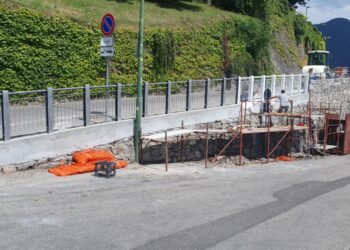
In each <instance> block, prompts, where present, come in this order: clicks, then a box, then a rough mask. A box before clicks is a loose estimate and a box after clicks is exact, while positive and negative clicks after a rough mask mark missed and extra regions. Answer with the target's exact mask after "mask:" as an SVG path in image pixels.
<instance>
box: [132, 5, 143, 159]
mask: <svg viewBox="0 0 350 250" xmlns="http://www.w3.org/2000/svg"><path fill="white" fill-rule="evenodd" d="M140 2H141V3H140V22H139V35H138V46H137V59H138V70H137V100H136V119H135V131H134V153H135V161H136V162H139V147H140V141H141V116H142V113H141V112H142V71H143V28H144V4H145V2H144V0H140Z"/></svg>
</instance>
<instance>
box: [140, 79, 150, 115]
mask: <svg viewBox="0 0 350 250" xmlns="http://www.w3.org/2000/svg"><path fill="white" fill-rule="evenodd" d="M148 89H149V83H148V82H145V83H144V84H143V103H142V107H143V112H142V117H146V116H148V114H149V109H148V103H149V98H148Z"/></svg>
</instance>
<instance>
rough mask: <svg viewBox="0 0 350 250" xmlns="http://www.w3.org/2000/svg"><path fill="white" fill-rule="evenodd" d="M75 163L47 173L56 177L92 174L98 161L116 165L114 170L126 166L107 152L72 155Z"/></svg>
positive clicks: (126, 163)
mask: <svg viewBox="0 0 350 250" xmlns="http://www.w3.org/2000/svg"><path fill="white" fill-rule="evenodd" d="M73 161H74V162H75V163H73V164H70V165H59V166H56V167H53V168H50V169H49V170H48V171H49V172H50V173H51V174H54V175H56V176H69V175H75V174H83V173H89V172H93V171H94V170H95V164H96V162H98V161H111V162H115V163H116V168H117V169H121V168H125V167H126V166H127V165H128V162H127V161H123V160H116V159H115V158H114V156H113V154H111V153H110V152H108V151H104V150H93V149H87V150H83V151H79V152H75V153H74V154H73Z"/></svg>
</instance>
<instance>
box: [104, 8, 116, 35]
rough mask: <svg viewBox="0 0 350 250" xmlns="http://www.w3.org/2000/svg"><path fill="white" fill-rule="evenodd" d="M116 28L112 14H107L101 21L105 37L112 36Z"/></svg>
mask: <svg viewBox="0 0 350 250" xmlns="http://www.w3.org/2000/svg"><path fill="white" fill-rule="evenodd" d="M114 28H115V21H114V17H113V15H112V14H109V13H108V14H106V15H104V16H103V18H102V21H101V31H102V33H103V35H105V36H110V35H112V34H113V31H114Z"/></svg>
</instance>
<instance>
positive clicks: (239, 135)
mask: <svg viewBox="0 0 350 250" xmlns="http://www.w3.org/2000/svg"><path fill="white" fill-rule="evenodd" d="M311 94H312V93H311V91H310V92H309V101H308V104H307V105H306V107H304V108H301V109H300V111H299V112H298V113H296V112H295V111H294V106H293V101H290V111H289V112H287V113H280V112H273V109H272V104H273V101H272V100H242V101H241V102H240V113H239V121H238V122H237V123H236V125H235V126H233V127H230V128H229V129H209V125H208V124H206V129H201V130H200V129H185V128H184V123H183V122H182V124H181V129H179V130H174V131H165V132H162V133H157V134H153V135H148V136H143V137H142V141H141V148H140V150H141V153H140V155H141V159H142V155H143V153H142V152H143V146H142V145H143V142H144V141H146V146H145V147H147V146H148V145H149V144H150V143H152V142H155V143H164V158H165V159H164V160H165V169H166V171H168V162H169V158H168V144H169V142H171V141H172V142H176V143H180V148H181V149H180V157H179V158H180V161H181V162H182V161H183V142H184V141H186V140H188V138H189V136H190V135H197V136H198V139H203V136H204V140H205V147H204V151H205V152H204V156H205V167H207V166H208V160H209V155H208V148H209V136H210V135H211V136H212V135H213V134H214V135H215V157H214V159H215V160H218V159H219V157H220V156H221V155H222V154H223V153H224V152H225V151H226V150H227V148H228V147H229V146H230V145H231V144H232V143H233V142H234V141H239V161H238V165H239V166H240V165H243V154H244V153H243V151H244V150H243V149H244V137H245V136H246V135H248V134H259V133H260V134H261V133H263V134H266V141H267V142H266V153H265V158H266V163H269V161H270V159H271V157H272V155H273V153H274V152H275V151H276V150H277V148H278V147H279V146H280V145H281V144H282V143H283V142H285V143H286V147H287V148H288V149H289V150H288V151H289V159H292V157H293V150H292V145H293V137H294V134H295V133H296V132H301V133H300V134H302V135H300V137H302V138H303V140H304V142H306V143H305V144H304V146H305V148H303V151H304V150H305V152H306V155H307V156H308V157H310V156H311V153H313V152H315V151H316V152H317V153H320V154H321V155H326V153H327V152H328V151H330V150H333V151H335V150H336V149H338V148H339V144H340V143H339V141H340V136H339V135H340V134H341V133H344V131H343V130H342V128H341V118H342V115H343V114H342V105H340V107H334V106H332V105H331V104H329V103H323V104H322V103H321V104H320V105H318V106H316V105H313V104H312V102H311ZM252 105H253V106H258V107H259V110H258V112H254V111H252ZM252 117H258V119H259V122H257V121H255V123H254V121H253V122H252ZM248 118H249V119H248ZM334 120H336V121H337V122H334ZM284 121H285V122H284ZM331 121H332V122H331ZM282 123H286V124H282ZM272 134H279V135H280V138H279V139H278V141H277V143H275V144H274V145H273V142H272V141H271V135H272ZM217 135H219V136H221V137H222V136H225V137H226V138H228V142H227V143H226V144H225V145H224V147H223V148H222V149H220V150H218V149H217ZM330 137H332V141H334V137H336V138H337V143H336V145H330V144H327V143H328V142H329V138H330ZM174 138H175V140H174ZM300 139H301V138H300ZM333 144H334V143H333Z"/></svg>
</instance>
